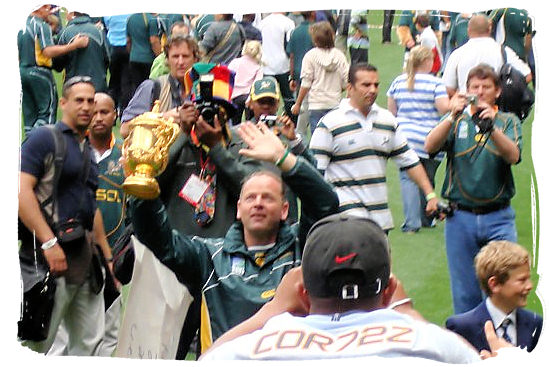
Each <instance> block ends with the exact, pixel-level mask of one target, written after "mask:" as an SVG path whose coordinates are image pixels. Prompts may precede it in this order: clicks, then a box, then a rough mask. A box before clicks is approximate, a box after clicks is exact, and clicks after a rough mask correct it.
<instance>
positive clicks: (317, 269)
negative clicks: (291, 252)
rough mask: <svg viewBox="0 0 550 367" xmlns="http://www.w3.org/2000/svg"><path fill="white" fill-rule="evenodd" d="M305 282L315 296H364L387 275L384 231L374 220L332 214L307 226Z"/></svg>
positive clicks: (377, 288) (380, 288)
mask: <svg viewBox="0 0 550 367" xmlns="http://www.w3.org/2000/svg"><path fill="white" fill-rule="evenodd" d="M302 272H303V276H304V285H305V288H306V290H307V291H308V293H309V294H310V295H311V296H313V297H317V298H341V299H364V298H371V297H373V296H376V295H378V294H380V293H381V292H382V291H383V290H384V289H385V288H386V286H387V285H388V282H389V277H390V253H389V244H388V239H387V236H386V233H385V232H384V231H383V230H382V228H380V226H379V225H378V224H376V223H375V222H374V221H373V220H371V219H368V218H361V217H357V216H349V215H345V214H341V213H339V214H334V215H331V216H328V217H325V218H323V219H321V220H319V221H318V222H317V223H315V224H314V225H313V226H312V227H311V229H310V230H309V233H308V236H307V240H306V244H305V247H304V255H303V258H302Z"/></svg>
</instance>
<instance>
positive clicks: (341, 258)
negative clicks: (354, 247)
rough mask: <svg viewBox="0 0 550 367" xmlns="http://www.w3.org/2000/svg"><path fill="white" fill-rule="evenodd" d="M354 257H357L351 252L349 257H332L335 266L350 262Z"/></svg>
mask: <svg viewBox="0 0 550 367" xmlns="http://www.w3.org/2000/svg"><path fill="white" fill-rule="evenodd" d="M355 256H357V254H356V253H355V252H352V253H351V254H349V255H346V256H338V255H336V256H335V257H334V261H335V262H336V264H342V263H344V262H346V261H348V260H351V259H353V258H354V257H355Z"/></svg>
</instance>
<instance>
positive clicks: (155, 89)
mask: <svg viewBox="0 0 550 367" xmlns="http://www.w3.org/2000/svg"><path fill="white" fill-rule="evenodd" d="M151 80H152V81H153V93H152V95H151V107H153V104H154V103H155V101H156V100H157V99H159V97H160V89H161V87H162V85H161V84H160V80H159V79H158V78H157V79H151Z"/></svg>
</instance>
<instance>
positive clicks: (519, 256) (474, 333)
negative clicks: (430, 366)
mask: <svg viewBox="0 0 550 367" xmlns="http://www.w3.org/2000/svg"><path fill="white" fill-rule="evenodd" d="M474 265H475V270H476V275H477V278H478V280H479V282H480V285H481V288H482V289H483V291H484V292H485V293H486V294H487V298H486V299H485V300H484V301H483V302H481V303H480V304H479V305H478V306H477V307H476V308H474V309H472V310H470V311H468V312H465V313H462V314H457V315H454V316H451V317H449V318H448V319H447V322H446V327H447V329H450V330H452V331H454V332H456V333H458V334H460V335H462V336H463V337H464V338H465V339H466V340H468V341H469V342H470V343H471V344H472V345H473V346H474V347H475V348H477V349H478V350H479V351H481V350H483V349H485V350H489V345H488V343H487V339H486V338H485V334H484V332H483V325H484V323H485V322H486V321H487V320H491V321H492V322H493V325H494V327H495V330H496V332H497V335H498V336H499V337H502V338H504V339H505V340H507V341H509V342H510V343H512V344H514V345H516V346H518V347H520V348H527V351H528V352H531V351H532V350H533V348H535V346H536V345H537V342H538V339H539V336H540V332H541V329H542V317H541V316H539V315H537V314H535V313H533V312H531V311H527V310H524V309H523V307H525V306H526V305H527V296H528V294H529V292H530V291H531V289H532V288H533V284H532V283H531V272H530V261H529V254H528V253H527V251H526V250H525V249H524V248H523V247H522V246H520V245H518V244H516V243H513V242H509V241H492V242H490V243H489V244H487V245H486V246H484V247H483V248H482V249H481V250H480V251H479V253H478V255H477V256H476V258H475V262H474Z"/></svg>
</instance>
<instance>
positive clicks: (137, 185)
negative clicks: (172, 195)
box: [122, 176, 160, 199]
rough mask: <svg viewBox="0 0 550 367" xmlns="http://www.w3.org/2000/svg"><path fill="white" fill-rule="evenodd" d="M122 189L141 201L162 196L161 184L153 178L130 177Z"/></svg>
mask: <svg viewBox="0 0 550 367" xmlns="http://www.w3.org/2000/svg"><path fill="white" fill-rule="evenodd" d="M122 189H123V190H124V192H126V193H127V194H129V195H133V196H135V197H138V198H140V199H155V198H157V197H158V196H159V195H160V188H159V184H158V182H157V180H155V179H154V178H151V177H140V176H129V177H128V178H126V180H124V183H123V184H122Z"/></svg>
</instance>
